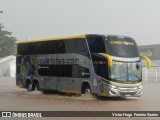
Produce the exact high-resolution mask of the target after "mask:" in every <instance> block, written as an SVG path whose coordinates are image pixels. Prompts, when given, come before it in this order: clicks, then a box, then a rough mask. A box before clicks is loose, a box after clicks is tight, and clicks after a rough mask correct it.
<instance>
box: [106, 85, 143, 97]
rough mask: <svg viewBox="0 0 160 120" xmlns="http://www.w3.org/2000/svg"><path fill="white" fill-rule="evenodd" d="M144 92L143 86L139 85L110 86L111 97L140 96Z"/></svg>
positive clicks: (109, 93) (109, 94)
mask: <svg viewBox="0 0 160 120" xmlns="http://www.w3.org/2000/svg"><path fill="white" fill-rule="evenodd" d="M142 94H143V90H142V86H137V87H117V88H114V87H109V88H108V96H109V97H140V96H142Z"/></svg>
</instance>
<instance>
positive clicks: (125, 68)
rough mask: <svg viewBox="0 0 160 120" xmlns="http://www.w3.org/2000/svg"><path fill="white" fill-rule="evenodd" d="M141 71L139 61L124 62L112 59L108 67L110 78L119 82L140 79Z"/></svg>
mask: <svg viewBox="0 0 160 120" xmlns="http://www.w3.org/2000/svg"><path fill="white" fill-rule="evenodd" d="M141 71H142V70H141V62H134V63H124V62H116V61H113V66H112V67H111V69H110V78H111V80H115V81H121V82H135V81H141V80H142V73H141Z"/></svg>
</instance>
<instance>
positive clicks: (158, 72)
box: [142, 66, 160, 82]
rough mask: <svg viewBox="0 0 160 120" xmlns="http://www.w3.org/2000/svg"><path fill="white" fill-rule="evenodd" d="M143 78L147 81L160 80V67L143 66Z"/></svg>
mask: <svg viewBox="0 0 160 120" xmlns="http://www.w3.org/2000/svg"><path fill="white" fill-rule="evenodd" d="M142 79H143V80H144V81H147V82H160V67H159V66H158V67H151V68H150V69H147V68H146V67H143V68H142Z"/></svg>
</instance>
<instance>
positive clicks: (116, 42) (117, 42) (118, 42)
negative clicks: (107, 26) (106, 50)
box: [110, 41, 134, 45]
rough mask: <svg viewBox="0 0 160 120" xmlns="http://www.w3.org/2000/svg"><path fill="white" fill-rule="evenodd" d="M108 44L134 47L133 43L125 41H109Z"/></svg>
mask: <svg viewBox="0 0 160 120" xmlns="http://www.w3.org/2000/svg"><path fill="white" fill-rule="evenodd" d="M110 44H113V45H134V43H133V42H126V41H110Z"/></svg>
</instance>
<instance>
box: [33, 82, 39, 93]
mask: <svg viewBox="0 0 160 120" xmlns="http://www.w3.org/2000/svg"><path fill="white" fill-rule="evenodd" d="M34 90H35V91H39V90H40V87H39V83H38V82H36V84H35V87H34Z"/></svg>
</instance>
